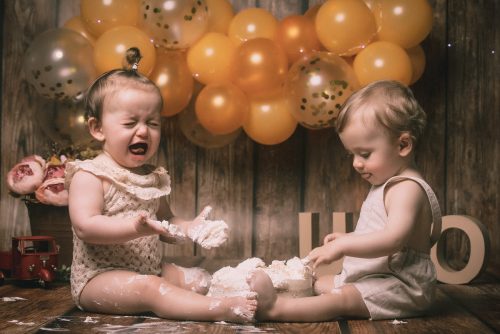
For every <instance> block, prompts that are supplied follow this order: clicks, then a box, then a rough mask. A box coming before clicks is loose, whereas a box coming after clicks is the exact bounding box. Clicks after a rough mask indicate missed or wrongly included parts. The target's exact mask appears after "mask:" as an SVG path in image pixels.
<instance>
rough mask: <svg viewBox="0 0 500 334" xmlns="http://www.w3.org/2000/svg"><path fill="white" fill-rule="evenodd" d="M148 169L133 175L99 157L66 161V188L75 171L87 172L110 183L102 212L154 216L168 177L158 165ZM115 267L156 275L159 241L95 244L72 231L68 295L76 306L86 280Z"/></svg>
mask: <svg viewBox="0 0 500 334" xmlns="http://www.w3.org/2000/svg"><path fill="white" fill-rule="evenodd" d="M148 168H150V169H151V172H150V173H149V174H146V175H138V174H134V173H132V172H130V171H129V170H126V169H124V168H121V167H119V166H118V165H116V164H115V163H114V162H112V161H111V160H110V158H108V157H102V156H100V157H98V158H96V159H94V160H85V161H74V162H69V163H67V165H66V187H68V186H69V184H70V182H71V179H72V177H73V175H74V174H75V173H76V172H77V171H79V170H83V171H87V172H89V173H91V174H94V175H95V176H97V177H99V178H101V179H106V180H107V181H109V182H110V187H109V189H108V191H107V192H106V193H105V194H104V209H103V215H105V216H110V217H123V218H128V217H137V215H138V214H139V213H141V212H143V213H146V214H147V215H148V216H149V217H150V218H152V219H156V212H157V210H158V207H159V204H160V198H161V197H163V196H166V195H168V194H169V193H170V177H169V175H168V173H167V171H166V170H165V169H164V168H162V167H158V168H156V169H154V167H153V166H148ZM82 196H85V194H82ZM116 269H125V270H131V271H134V272H137V273H140V274H153V275H158V274H160V272H161V244H160V241H159V237H158V235H152V236H147V237H141V238H137V239H134V240H130V241H127V242H125V243H122V244H108V245H96V244H90V243H86V242H84V241H82V240H80V239H79V238H78V237H77V236H76V234H75V232H74V231H73V262H72V264H71V294H72V297H73V300H74V302H75V304H76V305H77V306H78V307H79V308H80V309H82V307H81V305H80V302H79V299H80V294H81V292H82V290H83V288H84V287H85V285H86V284H87V282H88V281H90V280H91V279H92V278H93V277H95V276H96V275H98V274H100V273H102V272H105V271H109V270H116Z"/></svg>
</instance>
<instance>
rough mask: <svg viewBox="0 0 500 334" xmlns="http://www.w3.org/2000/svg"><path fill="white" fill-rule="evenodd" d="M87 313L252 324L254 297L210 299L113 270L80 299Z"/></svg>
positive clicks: (159, 279) (161, 280)
mask: <svg viewBox="0 0 500 334" xmlns="http://www.w3.org/2000/svg"><path fill="white" fill-rule="evenodd" d="M80 304H81V305H82V307H83V308H84V309H85V310H87V311H92V312H100V313H111V314H136V313H141V312H153V313H155V314H156V315H158V316H159V317H162V318H167V319H178V320H199V321H219V320H226V321H232V322H246V321H251V320H253V317H254V314H255V310H256V307H257V301H256V300H255V297H252V296H248V297H247V298H245V297H232V298H211V297H207V296H202V295H200V294H197V293H195V292H192V291H188V290H185V289H182V288H179V287H177V286H175V285H173V284H171V283H170V282H168V281H166V280H165V279H164V278H162V277H158V276H154V275H140V274H137V273H134V272H129V271H124V270H115V271H108V272H105V273H102V274H99V275H97V276H96V277H94V278H93V279H92V280H90V281H89V282H88V284H87V285H86V286H85V288H84V289H83V291H82V294H81V296H80Z"/></svg>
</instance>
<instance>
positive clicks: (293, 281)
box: [208, 257, 313, 297]
mask: <svg viewBox="0 0 500 334" xmlns="http://www.w3.org/2000/svg"><path fill="white" fill-rule="evenodd" d="M257 269H262V270H264V271H265V272H266V273H267V274H268V275H269V277H270V278H271V281H272V282H273V285H274V288H275V289H276V292H278V293H279V294H281V295H286V296H290V297H305V296H312V293H313V291H312V271H311V269H310V268H309V267H307V266H305V265H304V264H303V262H302V261H301V260H300V259H299V258H297V257H294V258H292V259H290V260H288V261H273V262H272V263H271V265H269V266H268V267H266V265H265V263H264V262H263V261H262V260H261V259H259V258H255V257H254V258H250V259H247V260H245V261H243V262H241V263H240V264H238V265H237V266H236V267H234V268H233V267H229V266H228V267H224V268H221V269H219V270H218V271H216V272H215V273H214V274H213V275H212V282H211V285H210V289H209V291H208V295H209V296H212V297H223V296H224V297H232V296H247V295H248V294H250V293H252V292H251V291H250V287H249V286H248V283H247V277H248V276H249V274H250V273H251V272H252V271H254V270H257Z"/></svg>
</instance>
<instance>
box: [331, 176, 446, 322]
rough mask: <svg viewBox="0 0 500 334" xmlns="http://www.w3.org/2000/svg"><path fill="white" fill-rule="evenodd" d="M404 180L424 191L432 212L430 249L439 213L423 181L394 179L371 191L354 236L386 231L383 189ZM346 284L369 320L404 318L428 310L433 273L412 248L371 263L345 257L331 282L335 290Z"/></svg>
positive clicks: (431, 266) (423, 255) (436, 234)
mask: <svg viewBox="0 0 500 334" xmlns="http://www.w3.org/2000/svg"><path fill="white" fill-rule="evenodd" d="M405 179H410V180H413V181H415V182H417V183H418V184H419V185H420V186H421V187H422V188H423V189H424V190H425V192H426V194H427V197H428V199H429V203H430V206H431V211H432V233H431V236H430V239H431V246H432V245H433V244H434V243H435V242H436V241H437V240H438V239H439V235H440V233H441V211H440V209H439V203H438V201H437V198H436V195H435V194H434V192H433V191H432V189H431V187H430V186H429V185H428V184H427V183H426V182H425V181H423V180H422V179H419V178H414V177H406V176H395V177H392V178H390V179H389V180H388V181H387V182H386V183H385V184H383V185H381V186H373V187H372V189H371V190H370V192H369V193H368V196H367V197H366V199H365V201H364V202H363V205H362V207H361V212H360V216H359V220H358V223H357V225H356V229H355V231H354V232H353V233H355V234H365V233H371V232H374V231H379V230H382V229H383V228H384V227H385V225H386V224H387V212H386V211H385V205H384V189H385V187H386V186H387V184H389V183H391V182H395V181H396V182H397V181H401V180H405ZM345 284H353V285H354V286H355V287H356V288H357V289H358V291H359V292H360V293H361V296H362V297H363V300H364V302H365V304H366V307H367V308H368V311H369V312H370V318H371V319H374V320H376V319H394V318H407V317H412V316H417V315H421V314H423V313H424V312H425V311H426V310H427V309H428V308H429V307H430V306H431V304H432V302H433V301H434V294H435V286H436V271H435V268H434V264H433V263H432V261H431V259H430V256H429V254H426V253H422V252H417V251H416V250H414V249H411V248H405V249H403V250H402V251H399V252H397V253H394V254H392V255H389V256H383V257H378V258H370V259H364V258H355V257H350V256H346V257H345V258H344V263H343V265H342V271H341V273H340V274H338V275H336V276H335V278H334V286H335V287H336V288H339V287H341V286H343V285H345Z"/></svg>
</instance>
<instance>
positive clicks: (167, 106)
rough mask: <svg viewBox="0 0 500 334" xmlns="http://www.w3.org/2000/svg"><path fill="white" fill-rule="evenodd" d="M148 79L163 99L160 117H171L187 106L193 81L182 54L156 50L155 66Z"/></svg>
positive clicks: (191, 93)
mask: <svg viewBox="0 0 500 334" xmlns="http://www.w3.org/2000/svg"><path fill="white" fill-rule="evenodd" d="M149 78H150V79H151V80H152V81H153V82H154V83H155V84H156V85H157V86H158V88H160V92H161V95H162V97H163V110H162V111H161V115H162V116H165V117H170V116H173V115H175V114H177V113H179V112H181V111H182V110H183V109H184V108H185V107H186V106H187V105H188V104H189V101H190V100H191V96H192V95H193V87H194V79H193V77H192V76H191V72H190V71H189V68H188V66H187V63H186V56H185V54H184V53H183V52H181V51H167V50H164V49H158V50H157V53H156V65H155V68H154V69H153V72H152V73H151V75H150V76H149Z"/></svg>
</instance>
